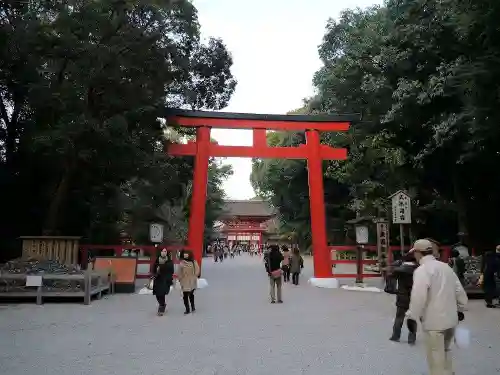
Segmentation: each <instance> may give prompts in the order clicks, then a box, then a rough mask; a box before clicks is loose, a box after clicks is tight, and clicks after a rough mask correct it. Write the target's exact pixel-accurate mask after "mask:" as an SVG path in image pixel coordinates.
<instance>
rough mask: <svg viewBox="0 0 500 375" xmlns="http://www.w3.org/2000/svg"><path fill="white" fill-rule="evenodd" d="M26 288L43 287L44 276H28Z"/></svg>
mask: <svg viewBox="0 0 500 375" xmlns="http://www.w3.org/2000/svg"><path fill="white" fill-rule="evenodd" d="M26 286H35V287H39V286H42V276H26Z"/></svg>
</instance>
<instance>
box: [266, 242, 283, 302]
mask: <svg viewBox="0 0 500 375" xmlns="http://www.w3.org/2000/svg"><path fill="white" fill-rule="evenodd" d="M282 261H283V255H282V254H281V252H280V249H279V247H278V245H271V246H269V253H268V255H267V257H266V259H265V265H266V271H267V274H268V276H269V286H270V291H269V293H270V296H271V303H276V300H277V301H278V303H283V298H282V285H283V279H282V274H283V271H282V270H281V262H282Z"/></svg>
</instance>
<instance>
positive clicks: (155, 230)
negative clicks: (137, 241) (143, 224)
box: [149, 223, 164, 243]
mask: <svg viewBox="0 0 500 375" xmlns="http://www.w3.org/2000/svg"><path fill="white" fill-rule="evenodd" d="M163 229H164V227H163V224H159V223H151V224H149V240H150V241H151V242H153V243H162V242H163Z"/></svg>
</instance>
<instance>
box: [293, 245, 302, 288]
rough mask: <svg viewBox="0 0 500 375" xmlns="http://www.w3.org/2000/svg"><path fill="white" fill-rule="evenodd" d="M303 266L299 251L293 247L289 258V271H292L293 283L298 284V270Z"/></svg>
mask: <svg viewBox="0 0 500 375" xmlns="http://www.w3.org/2000/svg"><path fill="white" fill-rule="evenodd" d="M302 268H304V259H303V258H302V256H301V255H300V251H299V249H298V248H297V247H295V248H294V249H293V251H292V256H291V258H290V272H291V273H292V283H293V285H299V276H300V272H301V270H302Z"/></svg>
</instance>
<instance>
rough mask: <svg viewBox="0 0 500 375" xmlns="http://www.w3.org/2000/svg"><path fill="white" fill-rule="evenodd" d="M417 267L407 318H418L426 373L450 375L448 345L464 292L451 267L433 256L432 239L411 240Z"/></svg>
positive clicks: (457, 319) (463, 305)
mask: <svg viewBox="0 0 500 375" xmlns="http://www.w3.org/2000/svg"><path fill="white" fill-rule="evenodd" d="M410 251H411V252H413V253H414V254H415V259H416V260H417V261H418V262H419V263H420V266H419V267H418V268H417V269H416V270H415V273H414V274H413V288H412V291H411V301H410V309H409V310H408V312H407V313H406V316H407V318H408V319H409V320H415V321H418V320H420V321H421V322H422V328H423V331H424V334H425V346H426V352H427V363H428V365H429V371H430V375H453V369H452V361H451V354H450V345H451V342H452V340H453V337H454V333H455V327H456V326H457V325H458V322H459V321H461V320H463V318H464V314H463V311H464V308H465V305H466V304H467V294H466V293H465V291H464V288H463V287H462V284H461V283H460V281H459V280H458V277H457V275H456V274H455V272H453V269H452V268H451V267H450V266H448V265H447V264H446V263H443V262H440V261H438V260H437V259H436V258H435V257H434V255H433V246H432V242H431V241H429V240H427V239H421V240H417V241H415V243H414V245H413V248H412V249H411V250H410Z"/></svg>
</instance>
